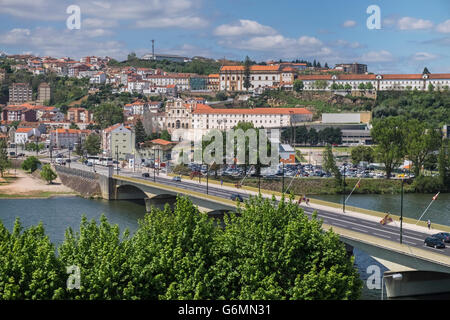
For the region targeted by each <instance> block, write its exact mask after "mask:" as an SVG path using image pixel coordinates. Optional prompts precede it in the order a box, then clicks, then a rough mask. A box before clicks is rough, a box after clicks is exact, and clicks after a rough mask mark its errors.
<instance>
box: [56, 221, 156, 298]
mask: <svg viewBox="0 0 450 320" xmlns="http://www.w3.org/2000/svg"><path fill="white" fill-rule="evenodd" d="M58 252H59V256H60V260H61V262H62V264H63V265H65V266H72V265H74V266H77V267H79V268H80V271H81V281H80V289H79V290H67V289H64V292H63V297H64V298H65V299H76V300H80V299H81V300H98V299H101V300H110V299H114V300H117V299H127V298H130V296H129V294H128V293H129V292H131V291H133V289H134V288H133V282H132V279H131V275H132V271H131V266H130V265H129V262H128V260H129V259H130V257H131V251H130V247H129V233H128V231H127V230H125V232H124V234H123V237H122V238H121V237H120V232H119V227H118V226H117V225H114V226H113V225H111V224H109V223H108V222H107V220H106V218H105V216H104V215H102V217H101V218H100V223H99V224H98V225H97V223H96V222H95V221H94V220H92V221H90V222H88V221H87V218H86V217H85V216H83V217H82V220H81V224H80V229H79V232H77V233H74V232H73V230H72V229H71V228H69V229H67V230H66V234H65V239H64V242H63V243H62V245H61V246H60V247H59V248H58ZM135 267H136V268H139V267H141V266H140V265H136V266H135ZM147 280H148V281H149V282H151V281H152V279H147Z"/></svg>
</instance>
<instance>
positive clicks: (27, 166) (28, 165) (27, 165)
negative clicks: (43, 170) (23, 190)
mask: <svg viewBox="0 0 450 320" xmlns="http://www.w3.org/2000/svg"><path fill="white" fill-rule="evenodd" d="M39 164H41V162H40V161H39V160H38V158H36V157H35V156H31V157H28V158H27V159H26V160H25V161H24V162H22V169H23V170H25V171H30V172H31V173H33V172H34V171H36V169H37V168H38V165H39Z"/></svg>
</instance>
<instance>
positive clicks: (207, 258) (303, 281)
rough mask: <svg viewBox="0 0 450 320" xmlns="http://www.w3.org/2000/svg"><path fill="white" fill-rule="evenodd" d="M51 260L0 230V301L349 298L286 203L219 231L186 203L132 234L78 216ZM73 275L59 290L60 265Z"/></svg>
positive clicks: (30, 233)
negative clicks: (76, 282)
mask: <svg viewBox="0 0 450 320" xmlns="http://www.w3.org/2000/svg"><path fill="white" fill-rule="evenodd" d="M58 253H59V255H58V256H57V255H56V253H55V249H54V246H53V245H52V244H51V242H50V241H49V239H48V237H47V236H45V232H44V228H43V226H42V224H40V225H38V226H36V227H31V228H29V229H27V230H25V231H23V232H22V227H21V226H20V222H19V221H16V224H15V226H14V230H13V232H12V233H10V232H9V231H8V230H7V229H6V228H5V227H4V226H3V225H2V224H1V223H0V299H86V300H93V299H250V300H251V299H357V298H358V297H359V294H360V290H361V287H362V282H361V280H360V279H359V275H358V273H357V271H356V269H355V268H354V266H353V258H349V257H348V256H347V255H346V251H345V248H344V245H343V244H342V243H341V242H340V241H339V238H338V236H337V235H336V234H335V233H333V232H332V231H327V232H325V231H323V230H322V229H321V221H319V220H317V218H316V217H315V216H314V217H313V219H311V220H309V219H308V218H307V216H306V215H305V214H304V213H303V210H302V209H301V208H299V207H298V206H297V205H296V204H295V203H293V202H285V203H280V204H276V203H275V202H274V200H272V201H271V200H267V199H266V200H263V199H260V198H253V199H250V200H249V202H247V203H245V205H244V207H242V208H239V209H238V210H237V214H233V213H231V214H230V217H226V218H225V228H224V229H222V228H221V227H220V224H218V223H216V221H213V220H211V219H209V218H208V216H207V215H206V214H203V213H200V212H199V211H198V208H197V207H196V206H194V205H193V204H192V203H191V201H190V200H189V199H188V198H179V199H178V201H177V204H176V206H175V208H174V211H171V210H170V209H169V207H166V209H165V210H157V209H154V210H153V211H152V212H151V213H149V214H147V215H146V216H145V218H144V219H143V220H142V221H140V227H139V229H138V230H137V231H136V233H135V234H134V235H133V236H130V235H129V233H128V231H125V233H124V234H123V235H122V236H121V235H120V232H119V228H118V226H117V225H114V226H112V225H111V224H109V223H108V222H107V220H106V218H105V217H104V216H102V218H101V221H100V223H99V224H97V223H96V222H95V221H91V222H88V221H87V219H86V218H85V217H83V219H82V221H81V225H80V230H79V232H76V233H74V232H73V231H72V230H71V229H70V228H69V229H68V230H67V231H66V235H65V240H64V242H63V243H62V244H61V245H60V246H59V248H58ZM71 265H76V266H78V267H79V268H80V270H81V279H80V280H81V281H80V288H79V289H71V290H69V289H67V288H66V281H67V279H68V277H69V274H67V273H66V267H68V266H71Z"/></svg>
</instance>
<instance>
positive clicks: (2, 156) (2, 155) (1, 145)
mask: <svg viewBox="0 0 450 320" xmlns="http://www.w3.org/2000/svg"><path fill="white" fill-rule="evenodd" d="M10 167H11V161H10V160H9V158H8V149H7V144H6V140H5V139H0V175H1V176H2V177H3V174H4V172H5V171H6V170H8V168H10Z"/></svg>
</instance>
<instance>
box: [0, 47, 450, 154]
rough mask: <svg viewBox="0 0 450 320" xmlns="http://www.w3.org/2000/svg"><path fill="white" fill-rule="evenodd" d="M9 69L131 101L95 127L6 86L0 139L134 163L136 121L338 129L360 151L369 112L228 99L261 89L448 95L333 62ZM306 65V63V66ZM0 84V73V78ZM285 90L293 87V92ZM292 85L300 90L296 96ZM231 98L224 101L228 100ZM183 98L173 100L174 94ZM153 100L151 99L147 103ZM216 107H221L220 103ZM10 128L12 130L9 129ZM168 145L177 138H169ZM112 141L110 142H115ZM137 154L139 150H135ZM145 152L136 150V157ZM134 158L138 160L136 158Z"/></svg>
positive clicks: (153, 125)
mask: <svg viewBox="0 0 450 320" xmlns="http://www.w3.org/2000/svg"><path fill="white" fill-rule="evenodd" d="M3 59H4V60H5V61H10V62H12V64H11V72H18V71H19V70H22V71H26V72H28V73H31V74H32V75H34V76H39V75H45V74H54V75H56V77H61V78H68V79H71V78H76V79H88V86H89V94H94V93H96V92H98V91H99V87H100V86H107V88H109V89H108V90H110V92H111V94H124V93H125V94H130V95H132V96H134V97H136V98H134V100H132V101H130V103H124V104H123V105H121V106H120V107H121V110H122V113H123V121H122V122H121V123H110V124H109V125H108V126H107V127H103V128H99V127H98V123H96V122H95V120H94V111H93V110H92V109H87V108H83V107H81V106H80V105H74V106H72V107H68V108H67V109H66V110H62V109H61V108H58V107H56V106H51V105H49V104H50V101H51V100H52V95H53V89H52V87H51V86H50V85H49V84H48V83H46V82H41V83H40V84H39V85H38V87H37V92H33V90H32V87H31V85H30V83H12V84H10V86H9V99H8V101H7V102H6V104H4V105H0V110H1V113H0V120H1V127H0V128H1V134H2V135H3V136H5V137H6V136H7V138H8V141H9V143H11V144H17V145H22V146H23V145H26V144H28V143H38V142H40V143H44V144H45V147H46V149H48V148H75V147H76V146H77V145H82V144H83V143H84V142H85V140H86V138H87V137H88V136H89V135H90V134H91V133H96V134H98V135H100V136H101V137H102V139H101V150H102V155H103V156H107V157H112V156H114V155H115V150H116V148H118V150H119V152H118V156H119V159H120V160H127V159H130V158H131V157H133V159H134V158H135V157H136V153H139V152H136V148H135V146H138V145H139V143H144V142H145V141H138V143H136V133H135V126H136V123H137V122H138V121H140V122H141V123H142V125H143V127H144V129H145V133H146V134H147V135H151V134H154V135H155V134H156V135H155V137H158V133H161V132H163V131H166V132H167V133H168V134H169V136H170V135H171V134H172V133H173V132H174V131H175V130H177V129H204V130H209V129H219V130H229V129H232V128H233V127H234V126H236V125H237V124H238V123H239V122H248V123H251V124H252V125H253V126H254V127H255V128H277V129H283V128H292V127H296V126H300V125H305V126H306V125H308V126H315V128H316V129H317V128H318V130H319V131H320V130H321V129H323V128H326V127H335V128H340V129H341V133H342V140H341V144H342V145H370V144H372V139H371V136H370V122H371V114H370V112H369V113H367V112H350V113H349V112H346V113H345V112H341V113H324V114H322V115H321V116H320V118H318V119H317V117H315V121H313V114H314V110H311V109H310V108H309V109H308V108H306V107H302V106H296V107H294V108H292V107H291V108H289V107H283V106H280V107H271V108H267V107H259V106H258V105H255V106H252V107H246V108H239V107H236V106H234V105H233V103H234V102H238V101H241V100H244V101H245V100H248V99H249V98H250V97H255V96H258V95H261V94H263V93H264V92H267V91H287V92H289V91H291V92H292V91H294V90H295V91H299V90H301V91H317V92H327V91H328V92H332V93H334V94H336V95H349V94H351V95H354V96H356V95H360V96H366V95H367V96H371V95H376V93H377V92H380V91H392V90H394V91H411V90H415V91H426V90H430V88H433V89H434V90H436V91H438V90H442V91H445V90H448V88H449V85H450V74H442V73H436V74H434V73H433V74H432V73H429V72H424V73H423V74H373V73H369V72H368V69H367V65H364V64H359V63H349V64H337V65H336V66H335V67H334V68H329V67H328V65H327V64H326V68H322V67H321V66H320V63H317V64H316V61H314V64H313V65H312V64H307V63H298V62H282V61H281V62H278V63H277V62H274V61H267V62H266V63H264V64H259V65H258V64H252V65H250V66H246V65H245V62H244V64H243V65H242V64H235V65H228V64H230V63H228V64H227V65H222V66H221V67H220V69H219V72H218V73H216V74H209V75H200V74H194V73H170V72H165V71H164V70H162V69H152V68H139V67H132V66H123V67H115V66H114V67H112V66H110V65H109V62H110V60H111V59H110V58H109V57H104V58H102V57H95V56H89V57H84V58H81V59H80V60H79V61H78V60H73V59H70V58H67V57H66V58H53V57H37V56H32V55H9V56H4V57H3ZM143 60H164V61H176V62H188V61H192V59H190V58H186V57H179V56H174V55H146V56H144V57H143ZM309 65H311V66H309ZM6 77H7V73H6V70H5V69H0V81H4V80H5V78H6ZM294 87H295V88H294ZM299 88H300V89H299ZM216 94H224V96H225V99H228V100H225V102H229V103H228V104H225V105H224V104H223V103H221V101H208V100H207V99H205V96H214V95H216ZM230 94H233V98H231V96H229V95H230ZM181 96H183V97H181ZM152 97H153V98H155V97H156V99H153V98H152ZM222 102H223V101H222ZM11 124H15V126H11ZM116 132H120V134H121V135H123V136H124V137H125V136H126V138H125V139H123V140H121V141H118V142H117V143H114V142H111V135H112V134H114V133H116ZM171 138H172V139H171V140H173V141H178V140H179V139H180V137H178V136H172V137H171ZM116 141H117V140H116ZM138 149H139V148H138ZM142 154H143V155H145V154H146V152H145V151H142ZM142 161H144V159H143V160H142Z"/></svg>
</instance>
